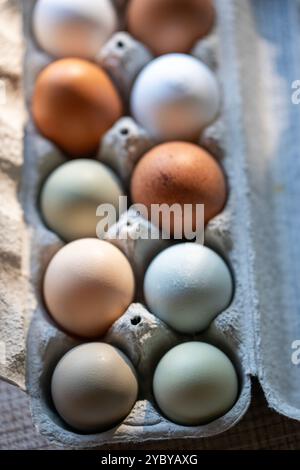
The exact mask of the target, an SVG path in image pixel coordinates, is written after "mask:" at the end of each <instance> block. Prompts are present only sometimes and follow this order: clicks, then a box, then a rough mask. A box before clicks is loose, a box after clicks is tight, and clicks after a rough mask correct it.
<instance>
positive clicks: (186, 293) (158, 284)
mask: <svg viewBox="0 0 300 470" xmlns="http://www.w3.org/2000/svg"><path fill="white" fill-rule="evenodd" d="M232 293H233V280H232V276H231V272H230V270H229V268H228V266H227V265H226V263H225V262H224V261H223V259H222V258H221V257H220V256H219V255H217V254H216V253H215V252H214V251H212V250H211V249H210V248H207V247H205V246H202V245H199V244H196V243H182V244H178V245H175V246H172V247H171V248H168V249H167V250H165V251H163V252H162V253H160V254H159V255H158V256H157V257H156V258H155V259H154V260H153V261H152V263H151V264H150V266H149V268H148V270H147V272H146V276H145V281H144V295H145V300H146V303H147V305H148V308H149V309H150V311H151V312H152V313H153V314H154V315H156V316H157V317H159V318H160V319H161V320H163V321H164V322H165V323H167V324H168V325H169V326H171V327H172V328H173V329H174V330H176V331H179V332H181V333H188V334H193V333H197V332H200V331H203V330H205V329H206V328H208V327H209V325H210V323H211V322H212V321H213V320H214V318H215V317H216V316H217V315H218V314H219V313H221V312H222V311H223V310H225V309H226V308H227V307H228V305H229V303H230V300H231V298H232Z"/></svg>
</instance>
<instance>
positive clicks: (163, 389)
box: [153, 341, 239, 426]
mask: <svg viewBox="0 0 300 470" xmlns="http://www.w3.org/2000/svg"><path fill="white" fill-rule="evenodd" d="M238 388H239V383H238V377H237V373H236V371H235V368H234V366H233V364H232V362H231V361H230V359H229V358H228V357H227V356H226V355H225V354H224V353H223V352H222V351H220V350H219V349H217V348H216V347H214V346H211V345H210V344H206V343H202V342H196V341H193V342H189V343H183V344H180V345H179V346H175V348H173V349H171V350H170V351H169V352H167V354H165V356H164V357H163V358H162V359H161V361H160V362H159V364H158V366H157V368H156V370H155V374H154V379H153V392H154V396H155V399H156V402H157V404H158V406H159V408H160V409H161V411H162V412H163V413H164V414H165V415H166V417H167V418H169V419H170V420H171V421H174V422H175V423H178V424H181V425H186V426H197V425H201V424H207V423H208V422H210V421H212V420H214V419H217V418H220V417H221V416H223V415H225V414H226V413H227V412H228V411H229V410H230V409H231V408H232V407H233V406H234V404H235V402H236V400H237V397H238Z"/></svg>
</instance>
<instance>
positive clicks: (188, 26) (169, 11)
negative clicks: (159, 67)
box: [127, 0, 215, 55]
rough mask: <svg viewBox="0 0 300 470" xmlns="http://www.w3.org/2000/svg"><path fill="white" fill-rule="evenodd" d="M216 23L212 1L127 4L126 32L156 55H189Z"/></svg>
mask: <svg viewBox="0 0 300 470" xmlns="http://www.w3.org/2000/svg"><path fill="white" fill-rule="evenodd" d="M214 21H215V10H214V7H213V2H212V0H130V1H129V4H128V9H127V24H128V29H129V32H130V33H131V34H132V35H133V36H135V37H136V38H137V39H139V40H140V41H141V42H143V43H144V44H146V45H147V46H148V47H149V48H150V49H151V50H152V52H154V53H155V54H157V55H161V54H167V53H169V52H189V51H190V50H191V49H192V47H193V45H194V44H195V42H196V41H197V40H198V39H201V38H203V37H204V36H205V35H206V34H208V33H209V32H210V31H211V29H212V27H213V25H214Z"/></svg>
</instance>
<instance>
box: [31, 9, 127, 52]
mask: <svg viewBox="0 0 300 470" xmlns="http://www.w3.org/2000/svg"><path fill="white" fill-rule="evenodd" d="M117 24H118V19H117V15H116V12H115V9H114V7H113V4H112V2H111V0H38V1H37V3H36V6H35V8H34V12H33V23H32V27H33V32H34V36H35V38H36V40H37V42H38V44H39V45H40V47H41V48H42V49H44V50H45V51H46V52H47V53H48V54H50V55H53V56H56V57H67V56H68V57H81V58H86V59H91V60H93V59H95V58H96V56H97V54H98V53H99V52H100V50H101V47H102V46H103V45H104V44H105V42H106V41H107V40H108V38H109V37H110V36H111V35H112V34H113V33H114V31H115V30H116V29H117Z"/></svg>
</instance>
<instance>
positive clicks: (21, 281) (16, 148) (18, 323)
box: [0, 0, 28, 388]
mask: <svg viewBox="0 0 300 470" xmlns="http://www.w3.org/2000/svg"><path fill="white" fill-rule="evenodd" d="M17 9H18V5H17V2H11V1H5V0H1V1H0V142H1V145H0V194H1V205H0V233H1V237H0V265H1V269H0V376H4V377H6V378H8V379H9V380H11V381H13V382H15V383H17V384H18V385H19V386H20V387H22V388H24V387H25V374H24V372H25V335H26V330H27V322H26V304H27V292H26V291H27V286H28V284H27V282H26V273H25V266H24V249H25V246H24V245H25V243H26V234H25V226H24V223H23V216H22V210H21V207H20V204H19V202H18V198H17V191H18V186H19V181H20V177H21V170H22V161H23V144H22V137H23V122H24V117H25V112H24V108H23V101H22V87H21V72H22V34H21V29H22V24H21V17H20V15H19V14H18V12H17Z"/></svg>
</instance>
